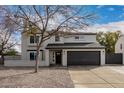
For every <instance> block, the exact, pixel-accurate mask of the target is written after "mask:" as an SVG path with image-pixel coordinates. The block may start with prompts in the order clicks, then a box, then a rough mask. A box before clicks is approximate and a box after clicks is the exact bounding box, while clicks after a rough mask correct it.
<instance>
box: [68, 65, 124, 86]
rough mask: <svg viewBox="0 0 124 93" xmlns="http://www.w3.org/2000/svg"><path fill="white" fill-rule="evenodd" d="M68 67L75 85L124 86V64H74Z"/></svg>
mask: <svg viewBox="0 0 124 93" xmlns="http://www.w3.org/2000/svg"><path fill="white" fill-rule="evenodd" d="M68 69H69V73H70V76H71V79H72V81H73V83H74V86H75V87H78V88H79V87H82V88H124V66H85V67H84V66H74V67H69V68H68Z"/></svg>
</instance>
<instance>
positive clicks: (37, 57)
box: [35, 49, 39, 73]
mask: <svg viewBox="0 0 124 93" xmlns="http://www.w3.org/2000/svg"><path fill="white" fill-rule="evenodd" d="M38 59H39V49H37V52H36V62H35V73H37V72H38V68H39V60H38Z"/></svg>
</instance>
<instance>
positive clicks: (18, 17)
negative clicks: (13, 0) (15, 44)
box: [11, 5, 96, 72]
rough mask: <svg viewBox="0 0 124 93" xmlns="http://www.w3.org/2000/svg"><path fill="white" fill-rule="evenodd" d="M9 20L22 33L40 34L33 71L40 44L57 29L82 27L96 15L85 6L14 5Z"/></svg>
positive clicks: (66, 29) (74, 29)
mask: <svg viewBox="0 0 124 93" xmlns="http://www.w3.org/2000/svg"><path fill="white" fill-rule="evenodd" d="M15 7H16V8H15V11H14V12H13V13H12V14H13V15H12V16H11V20H13V22H15V24H17V25H18V28H19V29H21V30H22V31H23V33H28V34H33V35H34V36H36V35H37V32H38V33H39V34H40V39H39V42H37V44H36V45H37V47H36V65H35V72H37V71H38V63H39V62H38V58H39V51H40V48H41V45H42V44H43V42H44V41H46V40H48V39H50V38H51V36H53V35H55V34H56V33H57V32H59V31H68V32H69V31H77V30H79V29H84V28H85V27H87V26H88V25H89V23H91V22H92V21H94V19H95V17H96V15H95V13H93V12H89V11H87V10H86V7H87V6H48V5H45V6H35V5H33V6H15Z"/></svg>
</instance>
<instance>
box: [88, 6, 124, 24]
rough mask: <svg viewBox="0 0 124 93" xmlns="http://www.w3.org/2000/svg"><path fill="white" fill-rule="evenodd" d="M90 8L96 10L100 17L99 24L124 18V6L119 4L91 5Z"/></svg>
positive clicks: (97, 21)
mask: <svg viewBox="0 0 124 93" xmlns="http://www.w3.org/2000/svg"><path fill="white" fill-rule="evenodd" d="M88 9H89V10H91V11H94V12H95V13H96V14H97V15H98V16H99V18H98V19H97V20H96V23H97V24H107V23H110V22H118V21H123V20H124V6H122V5H121V6H119V5H105V6H104V5H91V6H88Z"/></svg>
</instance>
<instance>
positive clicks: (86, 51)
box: [22, 32, 105, 66]
mask: <svg viewBox="0 0 124 93" xmlns="http://www.w3.org/2000/svg"><path fill="white" fill-rule="evenodd" d="M39 37H40V36H39V34H37V38H39ZM35 59H36V41H35V37H34V36H32V35H30V36H27V35H25V34H22V60H23V62H26V65H27V66H28V65H29V66H33V65H34V63H35ZM57 64H59V65H62V66H68V65H104V64H105V47H104V46H101V45H100V44H98V42H97V41H96V33H81V32H78V33H77V32H76V33H74V32H73V33H70V32H68V33H67V32H64V33H59V34H57V35H55V36H52V37H51V38H50V39H49V40H47V41H45V42H44V43H43V45H42V46H41V49H40V57H39V65H40V66H50V65H57Z"/></svg>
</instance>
